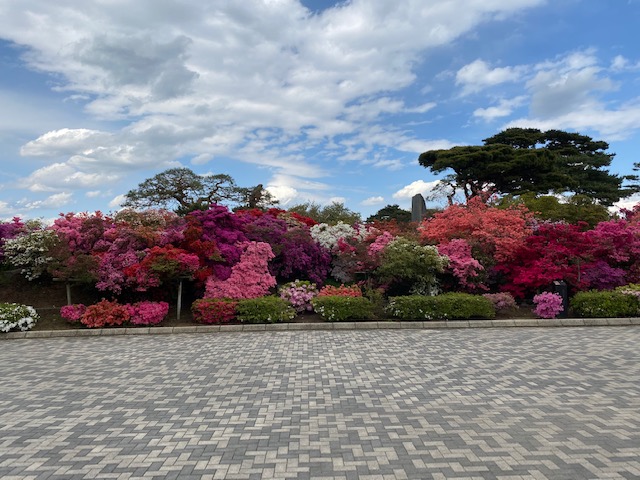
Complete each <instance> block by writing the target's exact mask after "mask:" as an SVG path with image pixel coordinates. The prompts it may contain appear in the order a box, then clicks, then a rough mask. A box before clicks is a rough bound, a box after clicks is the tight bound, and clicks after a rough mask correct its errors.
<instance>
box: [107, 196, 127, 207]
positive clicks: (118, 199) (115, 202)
mask: <svg viewBox="0 0 640 480" xmlns="http://www.w3.org/2000/svg"><path fill="white" fill-rule="evenodd" d="M126 199H127V196H126V195H117V196H115V197H114V198H113V199H112V200H111V201H110V202H109V208H113V209H117V208H120V207H121V206H122V204H123V203H124V201H125V200H126Z"/></svg>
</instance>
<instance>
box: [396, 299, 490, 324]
mask: <svg viewBox="0 0 640 480" xmlns="http://www.w3.org/2000/svg"><path fill="white" fill-rule="evenodd" d="M387 312H388V313H390V314H391V315H392V316H393V317H395V318H399V319H401V320H419V319H426V320H440V319H441V320H467V319H470V318H494V317H495V315H496V312H495V308H494V306H493V302H492V301H491V300H489V299H487V298H485V297H483V296H482V295H472V294H469V293H444V294H442V295H435V296H426V295H409V296H400V297H391V298H390V299H389V303H388V305H387Z"/></svg>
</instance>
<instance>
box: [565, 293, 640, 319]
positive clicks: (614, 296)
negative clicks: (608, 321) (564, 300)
mask: <svg viewBox="0 0 640 480" xmlns="http://www.w3.org/2000/svg"><path fill="white" fill-rule="evenodd" d="M571 309H572V311H573V314H574V315H575V316H577V317H596V318H602V317H635V316H636V315H638V313H639V312H640V302H639V301H638V297H636V296H634V295H629V294H624V293H621V292H615V291H600V292H598V291H595V290H592V291H589V292H579V293H576V294H575V296H574V297H573V298H572V299H571Z"/></svg>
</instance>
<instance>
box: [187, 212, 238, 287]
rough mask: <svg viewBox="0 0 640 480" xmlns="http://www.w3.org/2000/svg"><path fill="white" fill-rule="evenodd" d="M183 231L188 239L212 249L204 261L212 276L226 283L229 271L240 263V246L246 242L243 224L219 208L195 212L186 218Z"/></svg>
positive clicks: (231, 214) (234, 216)
mask: <svg viewBox="0 0 640 480" xmlns="http://www.w3.org/2000/svg"><path fill="white" fill-rule="evenodd" d="M186 220H187V230H190V229H191V230H192V232H189V235H190V237H191V238H193V235H194V234H197V235H198V236H199V239H200V240H201V241H202V242H205V244H207V245H209V246H212V245H215V251H212V257H211V258H209V259H206V262H207V266H208V267H209V268H210V271H211V272H212V273H213V275H214V276H215V277H216V278H218V279H220V280H226V279H227V278H229V276H230V275H231V268H232V267H233V265H235V264H236V263H238V262H239V261H240V256H241V255H242V252H243V248H242V246H241V245H242V244H244V243H246V242H247V241H248V238H247V236H246V235H245V234H244V231H243V226H244V222H243V221H242V220H241V218H240V217H239V216H237V215H234V214H233V213H232V212H230V211H229V209H228V208H227V207H224V206H222V205H211V207H210V208H209V209H208V210H196V211H194V212H191V213H189V215H187V219H186Z"/></svg>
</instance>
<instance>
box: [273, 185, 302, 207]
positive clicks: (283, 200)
mask: <svg viewBox="0 0 640 480" xmlns="http://www.w3.org/2000/svg"><path fill="white" fill-rule="evenodd" d="M266 189H267V191H268V192H269V193H270V194H271V195H273V196H274V197H275V198H276V200H278V201H279V202H280V205H281V206H282V207H286V206H287V205H289V204H292V203H293V201H294V200H296V199H297V198H298V196H299V192H298V190H296V189H295V188H293V187H290V186H288V185H271V184H270V185H267V187H266Z"/></svg>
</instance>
